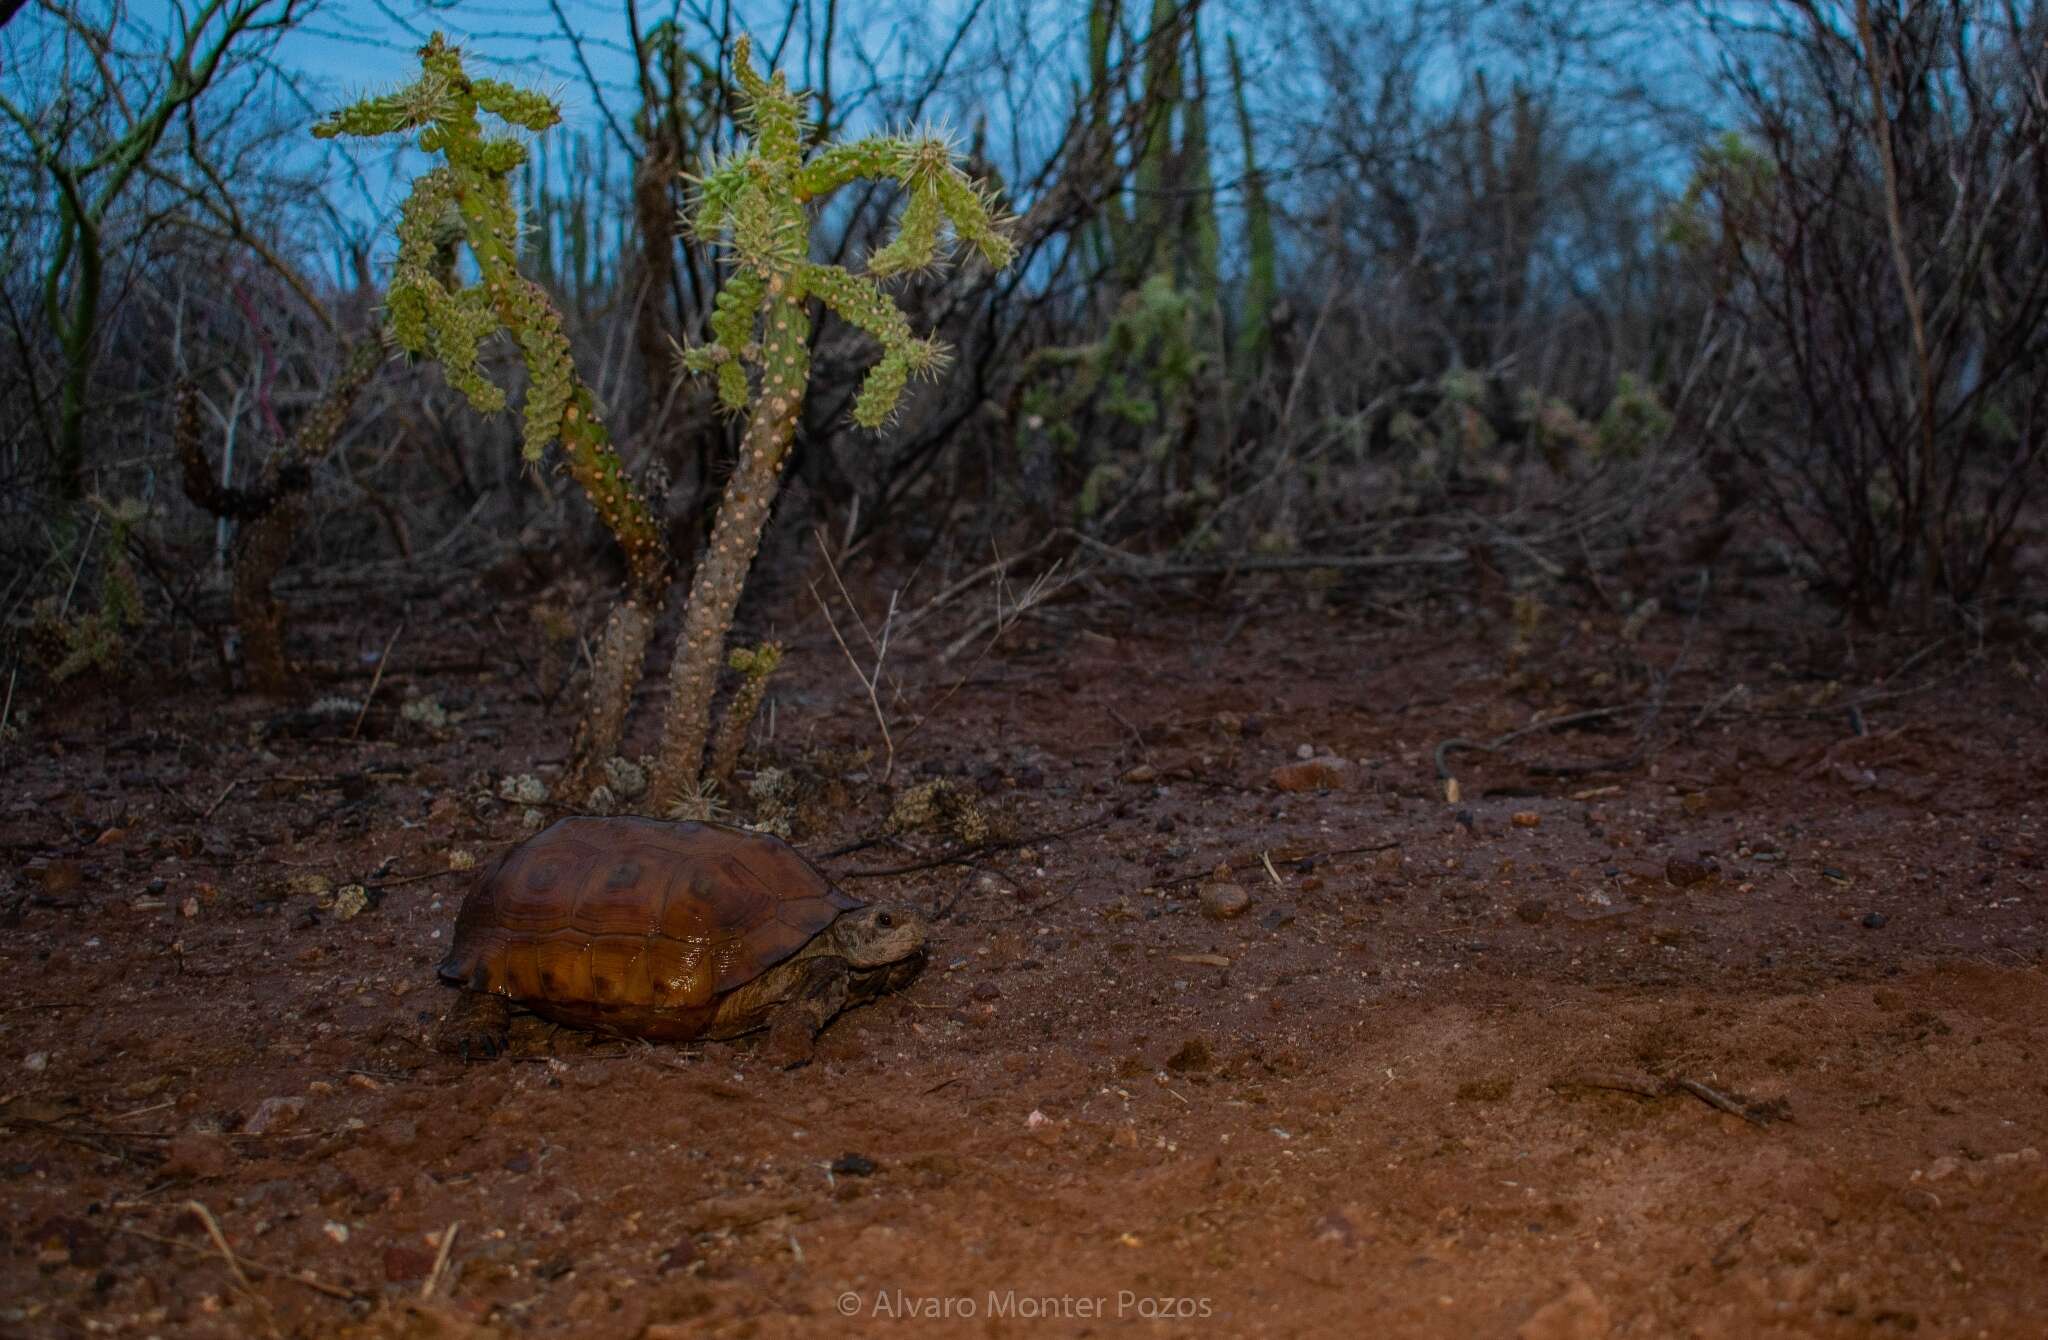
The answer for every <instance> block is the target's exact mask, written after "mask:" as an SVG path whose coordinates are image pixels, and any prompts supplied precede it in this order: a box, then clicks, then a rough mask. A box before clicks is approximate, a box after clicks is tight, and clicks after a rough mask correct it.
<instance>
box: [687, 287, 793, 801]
mask: <svg viewBox="0 0 2048 1340" xmlns="http://www.w3.org/2000/svg"><path fill="white" fill-rule="evenodd" d="M765 325H766V326H767V328H768V333H769V336H770V338H769V339H767V340H764V341H763V343H764V345H765V346H766V348H765V353H766V357H767V366H766V368H765V369H764V373H763V376H764V381H763V386H762V390H761V395H760V398H759V399H758V400H757V401H756V402H755V405H754V414H753V418H752V419H751V420H750V421H749V422H748V424H747V433H746V437H745V439H744V440H743V441H742V442H741V444H740V459H739V463H738V465H737V466H736V467H735V468H734V470H733V472H732V477H731V478H730V479H728V480H727V481H726V485H725V496H724V498H723V499H722V500H721V501H720V503H719V506H718V520H717V522H716V524H714V525H713V527H712V529H711V543H710V545H709V546H708V547H707V548H706V549H705V551H704V557H703V559H702V560H701V561H700V562H699V563H698V564H697V571H696V574H695V575H694V576H693V577H692V578H691V580H690V603H689V607H688V608H687V609H686V610H685V611H684V614H683V633H682V637H681V638H680V639H679V640H678V641H677V643H676V654H675V663H674V665H673V666H672V667H671V668H670V670H669V691H668V719H667V723H666V725H665V726H664V727H663V731H662V752H661V757H660V759H659V760H657V762H656V763H655V769H654V776H653V778H652V779H651V782H650V789H649V798H650V799H651V800H652V802H653V804H654V806H655V812H656V813H658V814H659V813H666V812H667V811H668V810H669V809H670V808H671V807H673V806H675V805H676V804H677V803H679V802H681V801H684V800H687V799H689V798H690V797H691V796H693V795H696V794H698V791H699V787H700V778H701V775H702V769H703V766H704V744H705V740H706V739H707V738H708V737H709V735H710V733H711V729H710V727H711V698H712V695H713V694H714V693H715V692H716V691H717V688H718V668H719V665H720V664H721V662H722V661H723V659H724V658H723V657H722V656H721V655H720V652H721V651H722V650H723V649H724V646H725V635H726V633H727V632H728V631H730V629H731V628H732V616H733V612H734V611H735V610H736V609H738V607H739V603H740V591H741V589H742V588H743V587H744V586H745V585H746V580H747V570H748V569H749V568H751V567H752V566H753V564H754V554H755V552H756V551H757V550H758V549H759V548H760V547H761V532H762V530H763V529H764V528H765V527H766V525H767V521H768V512H769V509H770V508H771V507H772V506H773V505H774V502H775V494H776V492H777V491H778V490H779V489H780V488H781V486H782V462H783V460H784V459H785V458H787V456H788V455H789V448H790V444H791V443H792V442H794V441H795V440H796V425H797V416H798V414H799V413H800V412H801V410H802V407H803V388H804V383H805V382H806V380H807V379H808V378H809V376H810V347H809V333H810V332H809V327H810V322H809V321H808V319H807V318H806V317H805V316H804V310H803V300H802V299H801V297H797V296H795V295H794V294H793V293H792V292H791V291H790V290H789V289H787V288H785V289H784V290H783V292H782V293H780V294H778V295H777V297H776V299H775V300H774V301H771V302H770V303H769V304H768V305H767V312H766V318H765Z"/></svg>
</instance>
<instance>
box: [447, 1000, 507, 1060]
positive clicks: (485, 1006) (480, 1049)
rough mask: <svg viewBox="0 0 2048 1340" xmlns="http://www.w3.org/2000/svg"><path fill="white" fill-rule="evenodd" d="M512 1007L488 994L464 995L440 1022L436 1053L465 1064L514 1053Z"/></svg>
mask: <svg viewBox="0 0 2048 1340" xmlns="http://www.w3.org/2000/svg"><path fill="white" fill-rule="evenodd" d="M511 1032H512V1003H511V1002H510V1001H508V1000H506V999H505V998H504V997H503V996H499V995H494V994H492V993H491V992H488V991H465V992H463V993H462V995H461V996H460V997H459V998H458V999H457V1000H456V1002H455V1007H454V1008H453V1009H451V1010H449V1011H448V1015H447V1017H446V1018H444V1019H443V1020H441V1027H440V1028H439V1030H437V1032H436V1033H435V1037H434V1049H435V1050H436V1051H443V1052H448V1053H450V1054H451V1055H455V1056H460V1057H461V1058H462V1059H463V1060H464V1061H488V1060H491V1059H493V1058H494V1057H499V1056H506V1055H509V1054H510V1053H511V1050H512V1038H511Z"/></svg>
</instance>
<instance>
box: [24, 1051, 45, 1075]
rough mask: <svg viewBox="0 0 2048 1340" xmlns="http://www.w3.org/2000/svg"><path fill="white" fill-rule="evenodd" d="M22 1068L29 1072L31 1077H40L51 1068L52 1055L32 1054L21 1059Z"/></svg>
mask: <svg viewBox="0 0 2048 1340" xmlns="http://www.w3.org/2000/svg"><path fill="white" fill-rule="evenodd" d="M21 1068H22V1069H23V1070H26V1071H28V1073H29V1074H31V1075H39V1074H41V1073H42V1072H43V1071H45V1070H48V1069H49V1068H50V1054H49V1053H48V1052H30V1053H29V1054H28V1055H27V1056H24V1057H22V1058H21Z"/></svg>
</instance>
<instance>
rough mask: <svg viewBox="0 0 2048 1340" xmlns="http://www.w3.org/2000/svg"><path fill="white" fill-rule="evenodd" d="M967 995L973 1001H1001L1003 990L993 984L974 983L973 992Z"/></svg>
mask: <svg viewBox="0 0 2048 1340" xmlns="http://www.w3.org/2000/svg"><path fill="white" fill-rule="evenodd" d="M967 994H968V995H969V996H971V997H972V998H973V999H975V1000H1001V999H1002V998H1003V989H1002V988H1001V987H999V986H997V985H996V984H995V983H994V982H976V983H975V984H974V990H972V991H970V992H968V993H967Z"/></svg>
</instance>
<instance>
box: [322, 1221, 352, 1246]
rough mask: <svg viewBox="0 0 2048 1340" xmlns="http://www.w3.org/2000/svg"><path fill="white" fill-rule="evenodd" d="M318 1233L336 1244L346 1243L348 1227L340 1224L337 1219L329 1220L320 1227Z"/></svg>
mask: <svg viewBox="0 0 2048 1340" xmlns="http://www.w3.org/2000/svg"><path fill="white" fill-rule="evenodd" d="M320 1231H321V1232H322V1233H325V1234H326V1235H327V1236H328V1237H329V1238H331V1239H333V1240H334V1241H335V1242H337V1243H343V1242H347V1241H348V1225H347V1224H344V1223H342V1222H341V1221H340V1220H339V1219H329V1220H328V1221H327V1222H326V1223H325V1224H323V1225H321V1228H320Z"/></svg>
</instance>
